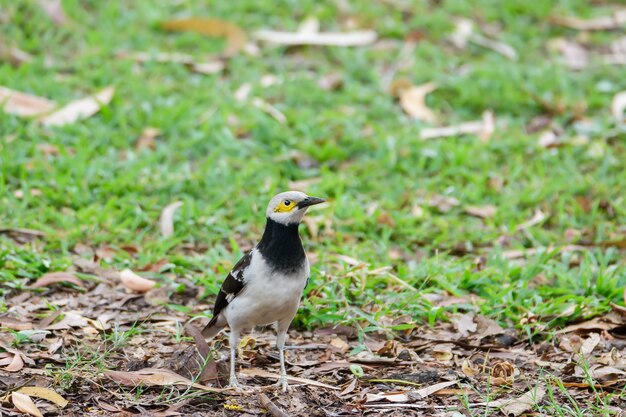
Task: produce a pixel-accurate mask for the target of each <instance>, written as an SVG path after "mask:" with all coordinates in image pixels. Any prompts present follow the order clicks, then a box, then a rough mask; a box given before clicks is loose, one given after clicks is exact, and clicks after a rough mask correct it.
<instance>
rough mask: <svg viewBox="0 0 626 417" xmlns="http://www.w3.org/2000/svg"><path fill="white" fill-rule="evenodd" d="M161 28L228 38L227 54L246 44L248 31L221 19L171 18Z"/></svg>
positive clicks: (235, 51)
mask: <svg viewBox="0 0 626 417" xmlns="http://www.w3.org/2000/svg"><path fill="white" fill-rule="evenodd" d="M161 28H163V29H165V30H169V31H175V32H196V33H200V34H202V35H206V36H211V37H215V38H226V40H227V42H228V45H227V46H226V50H225V52H224V53H225V55H226V56H231V55H234V54H236V53H237V52H239V51H240V50H242V49H243V48H244V47H245V46H246V42H247V41H248V38H247V36H246V33H245V32H244V31H243V30H242V29H241V28H240V27H239V26H237V25H235V24H234V23H231V22H226V21H224V20H219V19H208V18H207V19H205V18H189V19H181V20H169V21H166V22H162V23H161Z"/></svg>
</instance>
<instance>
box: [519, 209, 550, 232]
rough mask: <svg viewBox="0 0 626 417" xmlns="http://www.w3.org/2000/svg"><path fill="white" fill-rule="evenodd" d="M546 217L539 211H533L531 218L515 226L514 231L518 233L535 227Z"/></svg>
mask: <svg viewBox="0 0 626 417" xmlns="http://www.w3.org/2000/svg"><path fill="white" fill-rule="evenodd" d="M546 217H547V216H546V214H545V213H544V212H543V211H541V209H535V213H534V214H533V217H532V218H531V219H530V220H528V221H526V222H524V223H522V224H519V225H517V227H516V228H515V231H516V232H519V231H522V230H525V229H528V228H529V227H533V226H536V225H538V224H539V223H541V222H543V221H544V220H545V219H546Z"/></svg>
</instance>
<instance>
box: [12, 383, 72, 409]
mask: <svg viewBox="0 0 626 417" xmlns="http://www.w3.org/2000/svg"><path fill="white" fill-rule="evenodd" d="M17 392H19V393H21V394H24V395H28V396H30V397H37V398H41V399H44V400H48V401H50V402H52V403H55V404H56V405H58V406H59V407H61V408H64V407H65V406H66V405H67V404H68V401H67V400H66V399H65V398H63V397H62V396H60V395H59V394H57V393H56V392H55V391H53V390H51V389H50V388H45V387H22V388H20V389H18V390H17Z"/></svg>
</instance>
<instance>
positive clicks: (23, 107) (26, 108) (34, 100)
mask: <svg viewBox="0 0 626 417" xmlns="http://www.w3.org/2000/svg"><path fill="white" fill-rule="evenodd" d="M0 107H2V110H3V111H4V112H5V113H8V114H13V115H15V116H19V117H33V116H38V115H41V114H43V113H48V112H50V111H52V110H53V109H54V108H55V107H56V103H55V102H53V101H50V100H48V99H46V98H43V97H37V96H33V95H32V94H26V93H21V92H19V91H15V90H11V89H10V88H6V87H2V86H0Z"/></svg>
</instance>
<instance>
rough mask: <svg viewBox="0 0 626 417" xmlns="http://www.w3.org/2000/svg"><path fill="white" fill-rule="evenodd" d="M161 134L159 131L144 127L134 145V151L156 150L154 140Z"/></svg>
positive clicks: (154, 128)
mask: <svg viewBox="0 0 626 417" xmlns="http://www.w3.org/2000/svg"><path fill="white" fill-rule="evenodd" d="M160 134H161V129H157V128H156V127H146V128H144V129H143V131H142V132H141V135H140V136H139V138H138V139H137V142H136V143H135V149H137V150H141V149H156V138H157V137H158V136H159V135H160Z"/></svg>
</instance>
